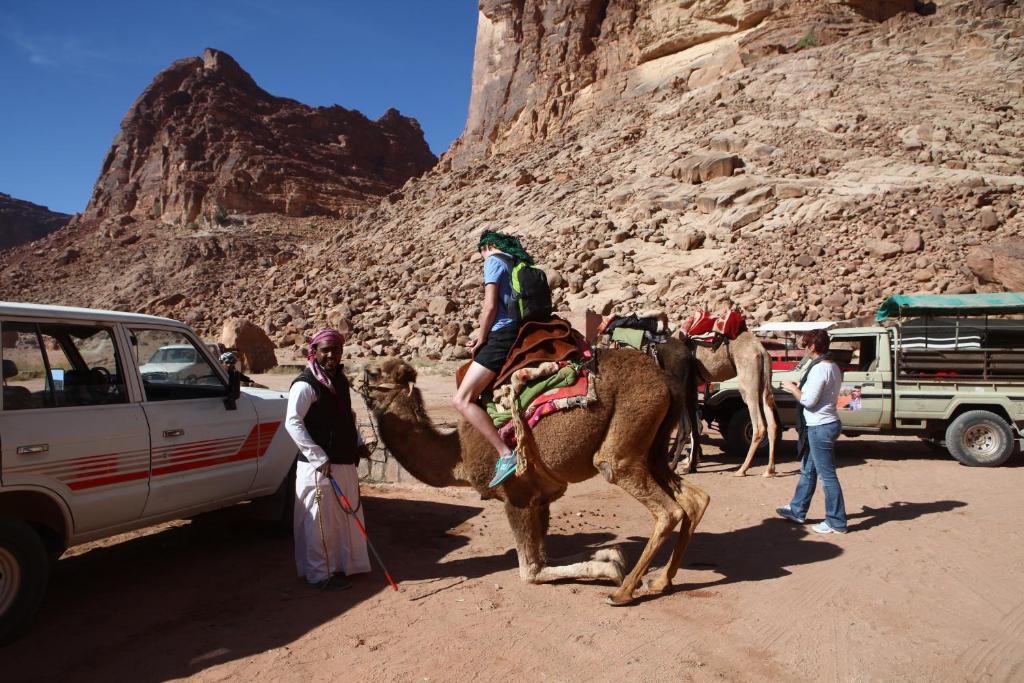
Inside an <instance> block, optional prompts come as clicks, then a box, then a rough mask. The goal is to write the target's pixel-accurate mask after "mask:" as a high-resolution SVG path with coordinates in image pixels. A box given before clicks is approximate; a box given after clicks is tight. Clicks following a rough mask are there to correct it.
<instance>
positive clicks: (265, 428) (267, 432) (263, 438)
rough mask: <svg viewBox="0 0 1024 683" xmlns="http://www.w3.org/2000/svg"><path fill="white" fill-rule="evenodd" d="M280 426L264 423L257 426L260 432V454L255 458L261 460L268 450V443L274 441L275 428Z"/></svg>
mask: <svg viewBox="0 0 1024 683" xmlns="http://www.w3.org/2000/svg"><path fill="white" fill-rule="evenodd" d="M280 426H281V423H280V422H264V423H263V424H260V425H257V427H258V429H259V430H260V452H259V454H257V455H256V457H257V458H262V457H263V456H264V455H266V453H267V449H268V448H270V442H271V441H273V440H274V437H275V436H276V435H277V428H278V427H280Z"/></svg>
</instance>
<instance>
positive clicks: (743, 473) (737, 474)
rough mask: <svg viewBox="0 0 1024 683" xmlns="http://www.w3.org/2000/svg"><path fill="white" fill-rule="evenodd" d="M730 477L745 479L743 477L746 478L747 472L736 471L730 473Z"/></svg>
mask: <svg viewBox="0 0 1024 683" xmlns="http://www.w3.org/2000/svg"><path fill="white" fill-rule="evenodd" d="M732 476H734V477H745V476H747V471H746V470H736V471H735V472H733V473H732Z"/></svg>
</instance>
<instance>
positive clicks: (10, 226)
mask: <svg viewBox="0 0 1024 683" xmlns="http://www.w3.org/2000/svg"><path fill="white" fill-rule="evenodd" d="M69 220H71V216H69V215H68V214H66V213H58V212H56V211H50V210H49V209H48V208H46V207H45V206H39V205H38V204H33V203H32V202H26V201H25V200H23V199H15V198H14V197H12V196H10V195H9V194H4V193H2V192H0V250H3V249H8V248H10V247H14V246H17V245H19V244H24V243H26V242H32V241H34V240H37V239H39V238H41V237H45V236H46V235H49V234H50V233H51V232H53V231H54V230H58V229H60V228H61V227H63V226H64V225H65V224H66V223H67V222H68V221H69Z"/></svg>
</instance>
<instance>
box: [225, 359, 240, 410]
mask: <svg viewBox="0 0 1024 683" xmlns="http://www.w3.org/2000/svg"><path fill="white" fill-rule="evenodd" d="M241 395H242V378H241V376H240V373H239V372H238V370H235V369H234V368H232V369H230V370H228V397H227V398H225V399H224V407H225V408H227V409H228V410H238V406H237V405H236V403H235V402H236V401H237V400H238V398H239V397H240V396H241Z"/></svg>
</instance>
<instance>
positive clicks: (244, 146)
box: [82, 49, 436, 224]
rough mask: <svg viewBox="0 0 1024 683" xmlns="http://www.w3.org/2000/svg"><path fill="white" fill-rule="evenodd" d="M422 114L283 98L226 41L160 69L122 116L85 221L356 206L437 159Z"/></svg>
mask: <svg viewBox="0 0 1024 683" xmlns="http://www.w3.org/2000/svg"><path fill="white" fill-rule="evenodd" d="M435 162H436V158H435V157H434V155H433V154H432V153H431V152H430V149H429V147H427V143H426V141H425V140H424V139H423V133H422V131H421V130H420V127H419V124H418V123H417V122H416V121H415V120H414V119H409V118H406V117H403V116H401V115H400V114H399V113H398V112H397V111H395V110H394V109H389V110H388V111H387V112H386V113H385V114H384V115H383V116H382V117H381V118H380V119H378V120H377V121H370V120H369V119H367V118H366V117H365V116H363V115H362V114H360V113H359V112H357V111H350V110H347V109H344V108H342V107H339V106H333V107H309V106H306V105H304V104H301V103H299V102H296V101H294V100H289V99H285V98H281V97H274V96H272V95H270V94H268V93H267V92H266V91H264V90H263V89H262V88H260V87H259V86H258V85H256V82H255V81H253V79H252V77H251V76H250V75H249V74H248V73H246V72H245V71H244V70H243V69H242V68H241V67H240V66H239V65H238V63H237V62H236V61H235V60H234V59H232V58H231V57H230V56H229V55H227V54H226V53H224V52H219V51H217V50H210V49H208V50H206V51H205V52H204V53H203V56H202V57H201V58H200V57H193V58H189V59H182V60H179V61H177V62H175V63H174V64H172V65H171V66H169V67H168V68H167V69H165V70H164V71H162V72H160V74H158V75H157V77H156V78H155V79H154V80H153V82H152V83H151V84H150V85H149V87H148V88H146V90H145V91H144V92H143V93H142V94H141V95H140V96H139V98H138V99H137V100H136V101H135V103H134V104H133V105H132V107H131V108H130V109H129V110H128V113H127V114H126V115H125V117H124V120H123V121H122V122H121V131H120V133H118V135H117V137H116V138H115V139H114V143H113V145H112V146H111V148H110V151H109V152H108V153H107V156H106V158H105V159H104V161H103V167H102V170H101V172H100V177H99V180H97V182H96V186H95V188H94V189H93V194H92V199H91V200H90V202H89V206H88V207H87V208H86V210H85V213H84V214H83V217H82V219H83V220H85V221H92V220H102V219H115V220H118V221H120V222H121V223H125V222H126V221H127V220H129V219H135V220H139V219H147V218H157V219H160V220H161V221H162V222H164V223H180V224H188V223H193V222H197V221H200V220H201V219H203V218H207V219H211V218H223V217H224V216H227V215H230V214H234V213H242V214H253V213H266V212H274V213H282V214H285V215H288V216H311V215H332V216H352V215H354V214H355V213H357V212H358V211H359V210H361V209H363V208H365V207H366V206H368V205H369V204H372V203H375V201H376V200H377V199H378V198H379V197H381V196H383V195H385V194H387V193H389V192H391V191H392V190H393V189H394V188H396V187H398V186H400V185H401V184H402V183H404V182H405V181H406V180H408V179H409V178H411V177H414V176H418V175H420V174H421V173H423V172H424V171H426V170H427V169H429V168H430V167H432V166H433V165H434V163H435Z"/></svg>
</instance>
